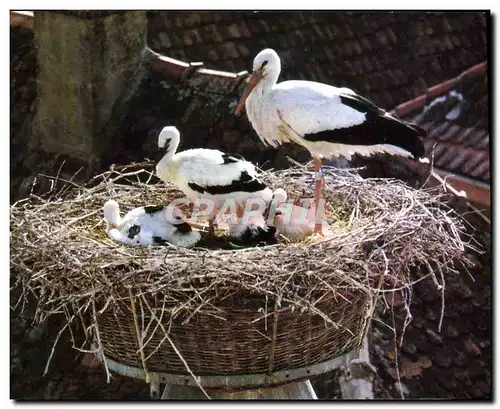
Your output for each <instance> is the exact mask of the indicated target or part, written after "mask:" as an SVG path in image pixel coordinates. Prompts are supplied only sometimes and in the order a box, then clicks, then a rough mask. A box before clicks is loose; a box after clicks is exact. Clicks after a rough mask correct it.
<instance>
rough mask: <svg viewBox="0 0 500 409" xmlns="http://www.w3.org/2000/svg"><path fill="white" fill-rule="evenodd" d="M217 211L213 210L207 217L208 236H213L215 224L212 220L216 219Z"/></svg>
mask: <svg viewBox="0 0 500 409" xmlns="http://www.w3.org/2000/svg"><path fill="white" fill-rule="evenodd" d="M217 213H218V209H214V210H213V211H212V213H210V216H208V234H214V233H215V224H214V220H215V218H216V217H217Z"/></svg>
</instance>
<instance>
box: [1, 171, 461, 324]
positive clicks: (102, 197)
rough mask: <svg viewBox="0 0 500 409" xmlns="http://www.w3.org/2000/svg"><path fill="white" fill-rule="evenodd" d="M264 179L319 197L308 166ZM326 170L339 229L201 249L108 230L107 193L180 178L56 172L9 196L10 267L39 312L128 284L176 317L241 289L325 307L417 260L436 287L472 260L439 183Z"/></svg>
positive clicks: (134, 202) (164, 192)
mask: <svg viewBox="0 0 500 409" xmlns="http://www.w3.org/2000/svg"><path fill="white" fill-rule="evenodd" d="M127 172H128V173H127ZM263 178H264V180H265V181H266V182H268V183H269V185H270V186H271V187H273V188H276V187H285V189H286V191H287V192H288V194H289V197H291V198H293V199H301V198H305V197H307V198H311V197H313V186H314V182H313V174H312V173H311V172H310V171H308V170H307V168H306V167H301V166H295V167H293V168H291V169H287V170H283V171H276V172H268V173H265V174H264V175H263ZM325 178H326V186H325V198H326V212H327V215H328V218H329V219H330V221H331V227H332V229H333V231H334V234H333V236H331V237H327V238H324V237H311V238H309V239H308V240H306V241H305V242H302V243H295V244H290V243H286V241H284V240H282V241H281V242H280V243H278V244H276V245H272V246H265V247H253V248H235V247H231V246H230V245H228V242H229V239H228V238H224V237H223V236H222V237H219V238H218V239H217V240H215V239H204V240H203V245H202V246H200V247H197V248H193V249H182V248H174V247H165V246H156V247H150V248H139V247H127V246H124V245H119V244H117V243H115V242H113V241H111V240H110V239H109V238H108V237H107V235H106V233H105V225H104V222H103V219H102V206H103V204H104V203H105V201H106V200H108V199H110V198H114V199H116V200H117V201H118V202H119V203H120V206H121V209H122V212H127V211H128V210H130V209H132V208H134V207H138V206H143V205H146V204H162V203H163V204H165V203H167V202H168V201H169V199H173V198H177V197H182V194H181V193H180V192H179V191H178V190H176V189H175V188H174V187H173V186H171V185H168V184H164V183H155V184H151V183H147V182H149V181H150V180H151V179H152V175H151V174H150V173H149V172H148V171H147V170H145V169H141V170H139V171H134V172H131V171H130V169H125V170H123V171H122V172H118V171H114V170H112V171H109V172H106V173H104V174H102V175H99V176H97V177H95V178H94V179H93V180H92V181H90V182H89V183H87V184H86V185H83V186H77V185H75V184H73V183H72V182H68V181H66V182H64V181H61V180H60V179H57V178H53V180H52V181H53V182H54V183H56V184H60V185H61V184H62V185H61V186H60V187H62V189H57V193H52V194H48V195H45V196H44V197H41V196H37V195H34V194H32V195H31V196H30V197H29V198H27V199H24V200H21V201H19V202H17V203H15V204H14V205H12V206H11V221H10V229H11V262H10V265H11V274H12V276H13V278H15V279H17V280H18V282H19V283H22V285H23V289H24V290H25V291H26V292H27V290H29V291H30V292H32V293H34V294H35V295H36V297H37V300H38V307H39V308H38V317H37V318H38V319H39V320H44V319H45V318H46V317H47V316H49V315H50V314H54V313H65V314H66V315H67V317H68V320H70V319H72V318H70V317H71V316H73V317H74V315H73V314H75V315H80V314H81V313H82V312H84V311H85V310H87V309H89V311H92V310H93V311H94V312H95V305H99V306H101V307H102V308H103V309H105V308H110V306H112V305H114V304H115V302H116V301H117V300H120V299H126V298H128V297H129V295H130V291H129V290H130V289H132V290H133V292H134V294H136V295H138V296H148V295H155V294H158V293H161V294H162V299H164V300H166V302H167V304H168V305H169V306H170V307H171V308H170V309H169V311H170V313H171V314H172V315H174V316H176V315H178V314H182V315H184V314H185V315H187V316H192V315H193V314H195V313H203V312H204V311H210V313H211V314H214V313H215V314H216V312H217V307H215V308H214V306H216V305H220V304H221V302H223V300H224V299H227V298H228V297H230V296H231V295H234V294H238V295H239V296H238V297H237V299H238V300H240V302H241V303H242V304H245V305H246V303H248V302H250V301H251V300H256V299H259V297H260V298H261V299H263V297H265V298H266V299H267V297H272V298H274V299H279V300H281V303H282V304H285V305H289V306H293V307H296V308H297V309H298V310H302V311H304V310H308V311H310V312H312V313H316V314H320V315H322V311H320V310H318V308H317V307H316V305H317V302H318V300H319V299H320V298H321V297H323V296H325V294H327V293H334V294H340V295H342V293H343V292H344V291H346V292H347V291H351V290H355V291H358V292H361V293H363V294H365V296H377V295H380V294H381V293H382V292H384V291H392V290H394V289H401V288H405V289H407V290H408V291H411V285H412V283H413V282H414V280H415V276H414V275H412V271H414V269H422V268H423V269H426V270H427V274H428V275H429V276H430V277H432V279H434V280H435V282H436V289H437V290H438V289H439V288H441V285H442V284H444V282H443V281H444V280H445V275H446V274H448V273H450V272H451V273H453V272H456V270H455V268H454V266H455V263H457V262H459V263H466V262H467V260H466V258H465V257H464V250H465V248H466V247H467V246H468V245H467V244H466V243H465V242H464V237H465V236H464V233H465V228H464V225H463V223H462V220H461V218H460V217H458V216H457V215H456V214H455V213H454V212H453V211H452V210H451V208H450V207H448V206H447V205H446V204H445V203H444V202H443V200H442V198H443V196H442V195H441V194H440V193H439V192H438V191H437V190H424V189H421V190H415V189H413V188H410V187H408V186H407V185H406V184H404V183H403V182H400V181H397V180H392V179H363V178H361V177H360V176H359V175H358V174H357V173H356V172H355V171H352V170H338V169H330V168H327V169H325ZM145 179H148V180H145ZM221 244H222V245H223V246H222V247H225V248H222V247H221ZM233 298H234V297H233ZM375 298H376V297H375ZM257 307H258V306H256V307H255V308H257ZM261 307H263V306H261ZM68 311H72V313H68ZM77 311H78V314H77ZM324 318H325V320H327V321H328V317H327V316H324Z"/></svg>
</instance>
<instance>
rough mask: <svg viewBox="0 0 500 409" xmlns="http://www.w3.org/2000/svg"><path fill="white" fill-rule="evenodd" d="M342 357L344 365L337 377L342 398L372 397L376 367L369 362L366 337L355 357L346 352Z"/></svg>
mask: <svg viewBox="0 0 500 409" xmlns="http://www.w3.org/2000/svg"><path fill="white" fill-rule="evenodd" d="M344 359H345V365H344V366H343V367H342V369H341V375H340V377H339V385H340V394H341V396H342V399H355V400H358V399H373V381H374V379H375V374H376V369H375V367H374V366H373V365H371V364H370V352H369V349H368V337H365V338H364V340H363V345H362V347H361V348H360V350H359V352H358V356H357V357H354V356H353V355H350V354H346V355H344Z"/></svg>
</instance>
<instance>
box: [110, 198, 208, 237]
mask: <svg viewBox="0 0 500 409" xmlns="http://www.w3.org/2000/svg"><path fill="white" fill-rule="evenodd" d="M169 211H170V209H168V206H144V207H138V208H136V209H132V210H131V211H129V212H128V213H127V214H126V215H125V217H123V219H122V218H121V217H120V206H119V205H118V203H117V202H116V201H115V200H108V201H107V202H106V203H105V204H104V207H103V212H104V219H105V220H106V223H107V228H106V233H107V235H108V236H109V237H110V238H111V239H113V240H115V241H117V242H118V243H122V244H128V245H132V246H150V245H158V244H165V243H166V242H168V243H171V244H173V245H174V246H178V247H192V246H194V245H195V244H196V243H197V242H198V241H199V240H200V238H201V234H200V232H199V231H197V230H193V229H192V228H191V226H190V225H189V223H187V222H186V220H185V219H184V217H183V214H182V211H181V210H180V209H179V208H177V207H173V208H172V212H171V216H170V215H169Z"/></svg>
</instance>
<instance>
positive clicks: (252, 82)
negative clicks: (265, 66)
mask: <svg viewBox="0 0 500 409" xmlns="http://www.w3.org/2000/svg"><path fill="white" fill-rule="evenodd" d="M261 79H262V71H260V70H258V71H254V72H253V73H252V75H251V76H250V79H249V80H248V85H247V86H246V88H245V89H244V90H243V94H242V95H241V99H240V102H239V103H238V106H237V107H236V110H235V111H234V113H235V114H236V115H239V114H240V112H241V111H242V110H243V107H244V106H245V101H246V100H247V98H248V96H249V95H250V93H251V92H252V90H253V89H254V88H255V86H256V85H257V84H258V83H259V82H260V80H261Z"/></svg>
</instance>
